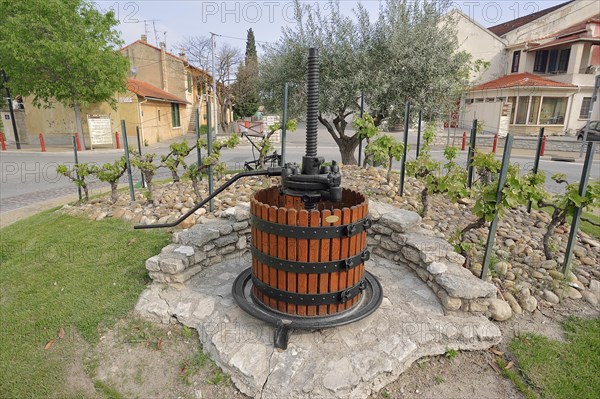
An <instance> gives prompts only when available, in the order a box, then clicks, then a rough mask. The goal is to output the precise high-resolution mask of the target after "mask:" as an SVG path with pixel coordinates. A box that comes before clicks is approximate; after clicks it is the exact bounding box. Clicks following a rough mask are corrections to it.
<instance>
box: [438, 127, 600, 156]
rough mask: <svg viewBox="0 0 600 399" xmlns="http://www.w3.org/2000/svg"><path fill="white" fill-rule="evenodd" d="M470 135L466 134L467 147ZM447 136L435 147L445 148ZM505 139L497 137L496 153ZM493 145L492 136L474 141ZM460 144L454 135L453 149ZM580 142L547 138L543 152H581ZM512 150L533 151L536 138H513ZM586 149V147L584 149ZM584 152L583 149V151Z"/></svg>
mask: <svg viewBox="0 0 600 399" xmlns="http://www.w3.org/2000/svg"><path fill="white" fill-rule="evenodd" d="M470 137H471V135H470V133H469V132H467V146H468V145H469V140H470ZM447 140H448V139H447V136H445V135H439V136H437V137H436V138H435V139H434V143H433V144H434V145H435V146H445V145H446V142H447ZM452 140H453V135H450V143H451V144H452ZM505 142H506V137H498V153H499V154H501V153H502V150H501V149H502V148H504V143H505ZM493 143H494V136H491V135H485V136H483V135H478V136H477V140H476V147H478V148H481V147H484V148H491V147H492V145H493ZM461 144H462V133H460V134H458V132H457V135H456V140H455V141H454V146H455V147H460V146H461ZM581 144H582V143H581V142H577V141H575V140H573V139H572V138H548V139H547V140H546V147H545V151H561V152H579V150H581ZM513 148H518V149H522V150H532V151H535V150H536V148H537V137H515V139H514V141H513ZM586 148H587V147H586ZM584 151H585V149H584ZM594 152H595V153H596V154H600V145H597V146H596V149H595V150H594Z"/></svg>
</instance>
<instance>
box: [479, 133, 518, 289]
mask: <svg viewBox="0 0 600 399" xmlns="http://www.w3.org/2000/svg"><path fill="white" fill-rule="evenodd" d="M512 145H513V136H512V134H510V133H509V134H508V135H507V136H506V144H505V145H504V154H503V155H502V167H501V168H500V177H499V178H498V190H497V191H496V207H497V206H498V204H499V203H500V202H502V189H503V188H504V184H505V183H506V173H507V172H508V166H509V165H510V152H511V150H512ZM497 228H498V211H497V210H496V211H495V212H494V219H493V220H492V223H490V230H489V232H488V238H487V243H486V245H485V253H484V255H483V266H482V268H481V275H480V276H479V278H481V279H483V278H484V277H485V275H486V274H487V271H488V267H489V265H490V258H491V257H492V251H493V249H494V240H495V238H496V229H497Z"/></svg>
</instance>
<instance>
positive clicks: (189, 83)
mask: <svg viewBox="0 0 600 399" xmlns="http://www.w3.org/2000/svg"><path fill="white" fill-rule="evenodd" d="M187 91H188V93H191V92H192V74H191V73H189V72H188V73H187Z"/></svg>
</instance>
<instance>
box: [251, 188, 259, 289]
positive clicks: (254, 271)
mask: <svg viewBox="0 0 600 399" xmlns="http://www.w3.org/2000/svg"><path fill="white" fill-rule="evenodd" d="M250 213H251V214H253V215H256V201H255V200H254V198H251V199H250ZM250 237H252V245H254V246H256V229H255V228H254V226H250ZM256 264H257V261H256V259H254V256H253V257H252V274H253V275H255V276H257V277H258V270H257V266H256ZM252 292H253V293H254V295H256V296H258V290H257V289H256V287H252Z"/></svg>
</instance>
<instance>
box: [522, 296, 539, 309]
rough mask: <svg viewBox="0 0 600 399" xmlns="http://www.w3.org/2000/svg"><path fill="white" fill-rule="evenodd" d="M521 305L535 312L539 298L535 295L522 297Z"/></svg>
mask: <svg viewBox="0 0 600 399" xmlns="http://www.w3.org/2000/svg"><path fill="white" fill-rule="evenodd" d="M519 305H521V308H523V310H526V311H528V312H533V311H534V310H535V309H536V308H537V299H535V297H533V296H528V297H522V298H521V300H520V301H519Z"/></svg>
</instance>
